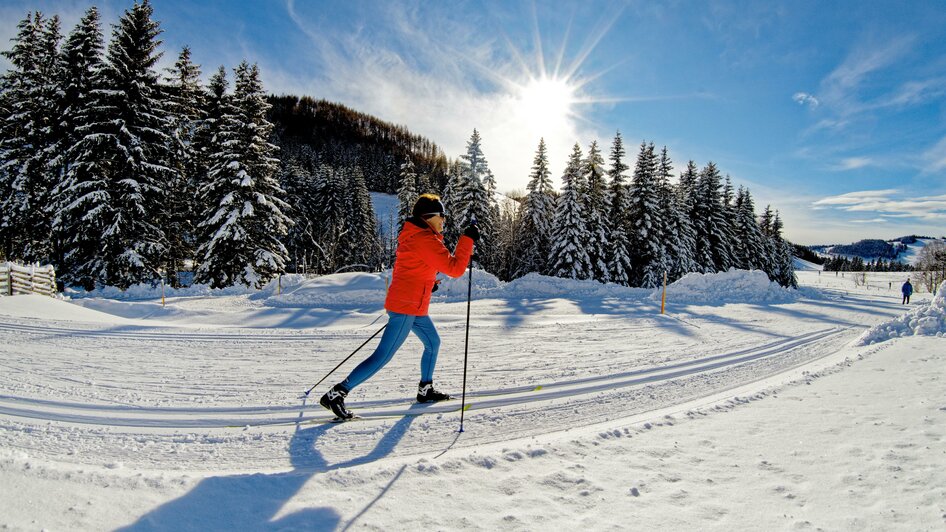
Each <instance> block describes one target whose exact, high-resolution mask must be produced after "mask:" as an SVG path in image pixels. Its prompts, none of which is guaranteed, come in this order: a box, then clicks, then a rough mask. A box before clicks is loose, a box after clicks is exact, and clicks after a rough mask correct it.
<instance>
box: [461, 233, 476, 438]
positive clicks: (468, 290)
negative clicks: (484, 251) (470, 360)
mask: <svg viewBox="0 0 946 532" xmlns="http://www.w3.org/2000/svg"><path fill="white" fill-rule="evenodd" d="M470 225H476V215H473V217H472V218H471V219H470ZM474 245H475V243H474ZM473 259H474V256H473V255H472V254H471V255H470V273H469V277H468V280H469V282H468V283H467V288H466V338H465V339H464V340H463V395H462V398H461V399H460V430H459V432H463V414H464V413H465V412H466V362H467V355H469V352H470V300H471V299H472V298H473Z"/></svg>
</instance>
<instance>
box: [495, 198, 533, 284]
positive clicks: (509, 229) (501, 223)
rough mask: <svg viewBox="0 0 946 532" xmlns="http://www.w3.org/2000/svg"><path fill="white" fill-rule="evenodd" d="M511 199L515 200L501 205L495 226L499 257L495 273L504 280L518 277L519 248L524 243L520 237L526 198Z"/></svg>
mask: <svg viewBox="0 0 946 532" xmlns="http://www.w3.org/2000/svg"><path fill="white" fill-rule="evenodd" d="M510 199H513V200H514V201H507V202H505V203H503V205H502V206H501V207H500V209H499V216H498V217H497V218H496V226H495V227H494V231H495V235H496V237H495V240H496V250H497V251H496V254H497V259H496V266H495V269H494V272H493V273H494V274H495V275H496V276H497V277H499V279H500V280H503V281H509V280H512V279H513V278H515V277H516V268H518V267H519V264H520V261H519V248H520V247H521V245H522V243H521V241H520V238H521V236H522V223H523V212H524V210H525V198H521V202H520V201H516V200H517V199H518V198H510Z"/></svg>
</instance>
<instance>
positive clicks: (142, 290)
mask: <svg viewBox="0 0 946 532" xmlns="http://www.w3.org/2000/svg"><path fill="white" fill-rule="evenodd" d="M285 277H286V276H284V277H283V278H284V279H285ZM271 284H272V283H271ZM257 292H259V290H256V289H255V288H251V287H247V286H243V285H236V286H230V287H227V288H210V285H206V284H195V285H191V286H187V287H184V288H171V287H170V286H166V287H165V288H164V295H165V296H166V297H194V296H240V295H246V294H255V293H257ZM63 294H64V295H66V296H68V297H70V298H72V299H84V298H104V299H117V300H120V301H140V300H144V299H156V298H160V297H161V283H157V284H154V285H152V284H150V283H142V284H136V285H134V286H129V287H128V289H127V290H122V289H120V288H117V287H114V286H103V287H101V288H96V289H95V290H91V291H86V290H83V289H81V288H66V290H65V291H64V292H63Z"/></svg>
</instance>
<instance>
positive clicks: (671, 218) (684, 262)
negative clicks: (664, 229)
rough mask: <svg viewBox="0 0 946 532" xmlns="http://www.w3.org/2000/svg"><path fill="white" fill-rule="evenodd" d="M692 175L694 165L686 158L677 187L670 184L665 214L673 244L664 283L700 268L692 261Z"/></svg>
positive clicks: (693, 257)
mask: <svg viewBox="0 0 946 532" xmlns="http://www.w3.org/2000/svg"><path fill="white" fill-rule="evenodd" d="M696 176H697V170H696V164H695V163H694V162H693V161H690V162H689V163H688V164H687V169H686V170H685V171H684V172H683V173H682V174H680V180H679V182H678V183H677V186H675V187H674V186H672V187H671V188H672V190H671V194H672V198H671V207H670V209H671V210H670V212H668V213H667V217H668V223H669V227H670V229H669V231H670V232H671V233H672V234H673V235H674V236H673V239H674V240H675V241H676V244H675V246H674V248H673V250H672V251H671V252H670V253H671V256H670V257H669V259H670V262H669V268H668V271H667V282H673V281H676V280H677V279H679V278H681V277H683V276H684V275H686V274H688V273H690V272H695V271H699V270H700V268H699V265H698V264H697V262H696V235H695V232H694V231H695V230H694V227H693V220H692V218H691V216H692V212H693V194H694V184H695V182H696Z"/></svg>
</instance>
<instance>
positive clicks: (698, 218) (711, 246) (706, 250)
mask: <svg viewBox="0 0 946 532" xmlns="http://www.w3.org/2000/svg"><path fill="white" fill-rule="evenodd" d="M721 188H722V177H721V176H720V174H719V169H717V168H716V164H714V163H713V162H709V163H708V164H707V165H706V167H705V168H703V170H702V171H701V172H700V177H699V179H698V181H697V188H696V203H695V204H694V207H693V217H692V219H693V221H694V226H695V228H696V262H697V264H699V267H700V270H701V272H702V273H716V272H719V271H723V269H722V268H723V267H727V268H728V265H730V264H732V254H731V251H730V249H731V247H730V242H731V235H728V234H727V233H726V232H725V229H724V228H725V227H726V224H725V222H724V221H723V220H722V218H723V217H724V216H725V214H724V211H723V208H722V205H723V200H722V193H721Z"/></svg>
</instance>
